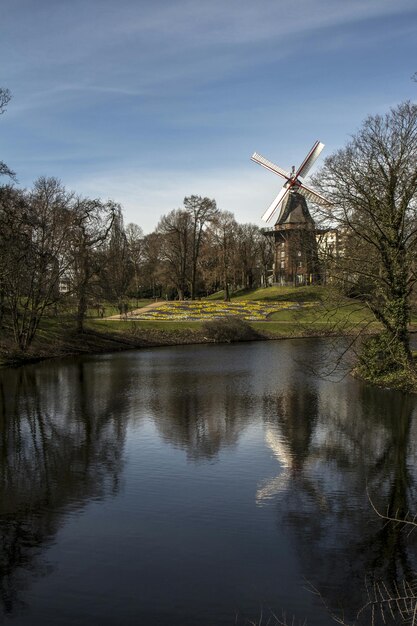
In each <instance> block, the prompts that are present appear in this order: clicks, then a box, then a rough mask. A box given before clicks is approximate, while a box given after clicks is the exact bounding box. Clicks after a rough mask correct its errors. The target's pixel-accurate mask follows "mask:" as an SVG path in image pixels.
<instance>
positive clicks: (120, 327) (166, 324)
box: [86, 319, 202, 333]
mask: <svg viewBox="0 0 417 626" xmlns="http://www.w3.org/2000/svg"><path fill="white" fill-rule="evenodd" d="M201 326H202V322H187V321H184V322H171V321H161V322H159V321H153V320H152V321H147V320H146V321H142V320H138V321H135V320H133V321H131V320H127V321H124V320H101V319H100V320H98V319H95V320H88V322H87V323H86V328H89V329H91V330H96V331H101V332H110V333H112V332H117V331H118V332H126V331H132V330H134V329H135V328H138V329H141V330H164V331H176V330H180V331H183V330H185V329H187V328H189V329H190V330H200V328H201Z"/></svg>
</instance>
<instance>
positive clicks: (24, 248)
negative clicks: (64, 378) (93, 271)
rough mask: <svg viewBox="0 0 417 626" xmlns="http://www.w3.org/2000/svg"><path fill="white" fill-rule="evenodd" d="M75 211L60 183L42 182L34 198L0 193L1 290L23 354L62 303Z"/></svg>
mask: <svg viewBox="0 0 417 626" xmlns="http://www.w3.org/2000/svg"><path fill="white" fill-rule="evenodd" d="M72 208H73V197H72V195H71V194H70V193H68V192H67V191H66V190H65V188H64V187H63V186H62V184H61V183H60V181H58V180H57V179H55V178H40V179H38V180H37V181H36V183H35V185H34V188H33V190H32V191H31V192H30V193H25V192H22V191H18V190H16V189H13V188H12V187H3V188H1V190H0V222H1V246H0V247H1V271H0V283H1V285H0V288H1V292H2V300H3V301H4V302H5V304H6V305H7V307H8V309H9V311H10V315H11V320H12V327H13V332H14V337H15V341H16V344H17V346H18V347H19V349H20V350H22V351H25V350H27V349H28V348H29V346H30V345H31V343H32V341H33V339H34V337H35V334H36V332H37V329H38V326H39V322H40V320H41V319H42V316H43V315H44V313H45V312H46V311H47V309H48V308H49V307H51V305H53V304H55V303H56V302H57V301H58V300H59V298H60V292H59V283H60V280H61V279H62V277H63V276H64V275H65V273H66V272H67V271H68V268H69V264H70V259H69V254H68V241H69V240H70V238H71V233H72V228H73V213H72Z"/></svg>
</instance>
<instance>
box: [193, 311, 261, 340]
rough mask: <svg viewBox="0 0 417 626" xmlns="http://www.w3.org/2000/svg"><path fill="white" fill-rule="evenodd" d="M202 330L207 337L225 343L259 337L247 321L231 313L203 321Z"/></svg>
mask: <svg viewBox="0 0 417 626" xmlns="http://www.w3.org/2000/svg"><path fill="white" fill-rule="evenodd" d="M203 332H204V334H205V336H206V337H207V338H208V339H212V340H213V341H219V342H226V343H231V342H232V341H251V340H254V339H259V334H258V333H257V332H256V331H255V330H254V329H253V328H252V326H251V325H250V324H248V322H245V320H243V319H241V318H240V317H235V316H233V315H227V316H226V317H223V318H221V319H217V320H210V321H208V322H204V324H203Z"/></svg>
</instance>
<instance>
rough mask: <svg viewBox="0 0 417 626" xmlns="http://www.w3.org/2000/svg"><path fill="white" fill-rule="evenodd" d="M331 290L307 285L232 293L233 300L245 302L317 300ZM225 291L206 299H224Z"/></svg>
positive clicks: (322, 298)
mask: <svg viewBox="0 0 417 626" xmlns="http://www.w3.org/2000/svg"><path fill="white" fill-rule="evenodd" d="M330 293H331V290H330V289H329V287H323V286H321V285H309V286H306V287H281V286H273V287H259V288H258V289H240V290H239V291H235V292H233V293H232V294H231V300H232V301H234V300H239V301H243V302H247V301H252V300H254V301H258V302H281V301H289V302H316V301H319V302H321V301H323V300H326V299H327V298H328V297H329V294H330ZM223 299H224V291H217V292H216V293H213V294H211V295H210V296H207V298H204V300H215V301H223Z"/></svg>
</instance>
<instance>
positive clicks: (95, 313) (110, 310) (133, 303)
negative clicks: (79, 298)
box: [86, 298, 154, 318]
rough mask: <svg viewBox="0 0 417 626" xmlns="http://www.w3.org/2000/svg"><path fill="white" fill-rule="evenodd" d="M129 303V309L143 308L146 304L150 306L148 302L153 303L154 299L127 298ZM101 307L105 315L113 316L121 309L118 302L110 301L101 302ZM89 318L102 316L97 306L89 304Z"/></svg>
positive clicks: (87, 315)
mask: <svg viewBox="0 0 417 626" xmlns="http://www.w3.org/2000/svg"><path fill="white" fill-rule="evenodd" d="M126 302H127V304H128V305H129V311H133V310H135V309H141V308H143V307H144V306H148V304H152V302H154V300H152V299H141V300H137V299H136V298H129V299H128V300H126ZM100 307H101V308H102V309H104V313H103V317H111V316H112V315H119V313H120V311H119V308H118V306H117V304H114V303H110V302H100ZM86 317H87V318H90V317H100V312H99V310H98V308H97V307H93V306H89V307H88V309H87V314H86Z"/></svg>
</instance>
